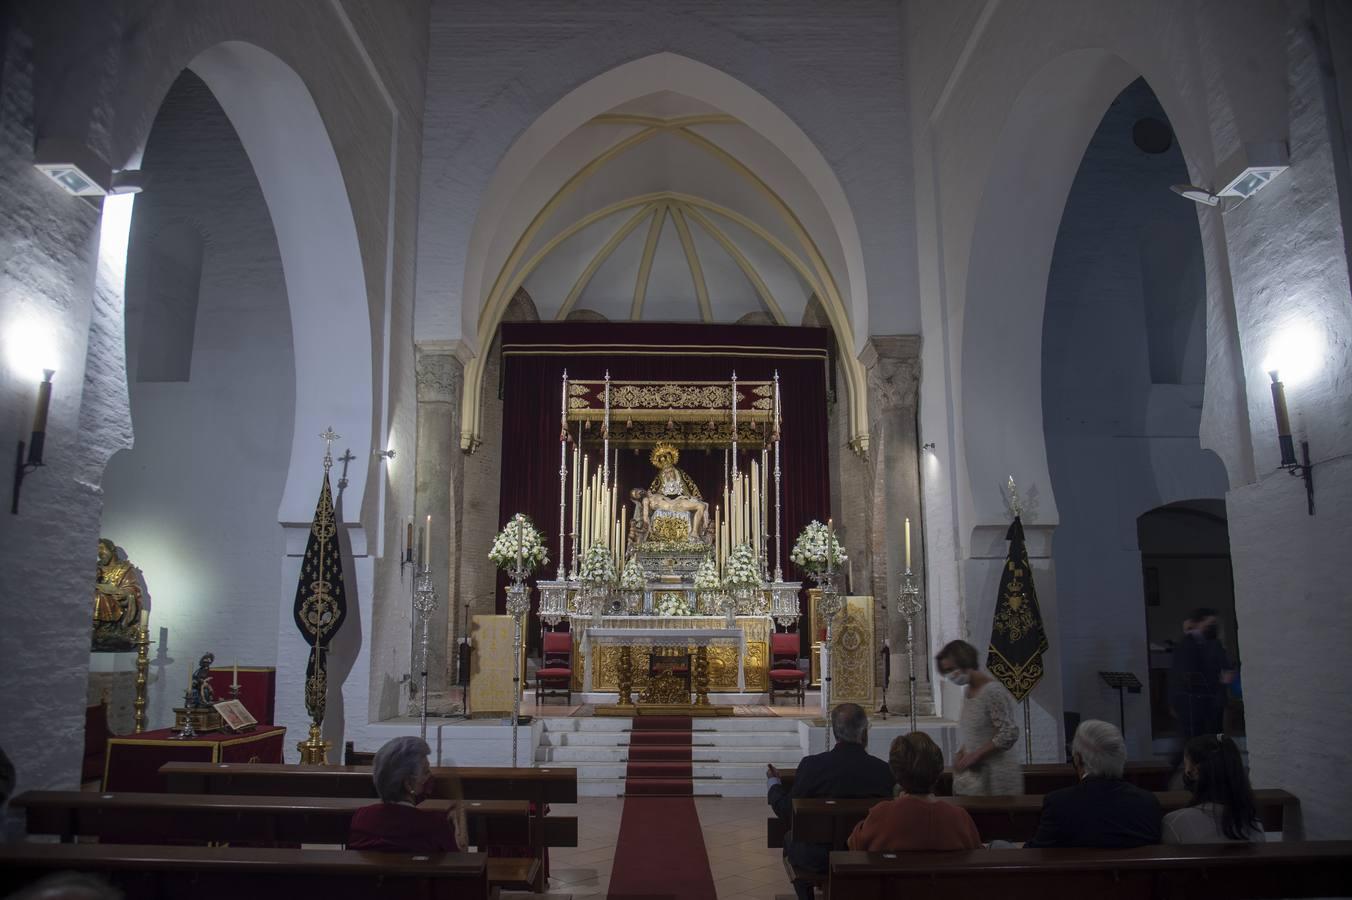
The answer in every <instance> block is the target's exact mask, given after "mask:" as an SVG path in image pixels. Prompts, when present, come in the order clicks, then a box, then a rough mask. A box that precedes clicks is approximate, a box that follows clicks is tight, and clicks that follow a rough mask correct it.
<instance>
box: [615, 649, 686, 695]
mask: <svg viewBox="0 0 1352 900" xmlns="http://www.w3.org/2000/svg"><path fill="white" fill-rule="evenodd" d="M624 649H625V650H626V651H627V650H628V649H629V648H628V647H625V648H624ZM625 696H627V695H626V694H625V693H624V692H623V691H621V692H620V697H621V700H620V702H621V703H622V704H623V702H624V699H623V698H624V697H625ZM638 702H639V703H647V704H652V703H663V704H668V705H670V704H679V703H689V702H690V691H689V690H687V689H686V686H685V681H684V680H682V679H681V678H678V677H677V676H676V675H675V673H673V672H663V673H662V674H660V675H658V676H657V677H656V678H654V679H653V680H652V681H651V682H650V683H649V684H648V686H647V687H646V688H644V690H643V693H641V694H639V697H638Z"/></svg>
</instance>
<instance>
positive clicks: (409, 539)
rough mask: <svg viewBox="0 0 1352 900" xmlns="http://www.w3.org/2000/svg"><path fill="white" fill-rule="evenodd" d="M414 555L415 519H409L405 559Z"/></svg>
mask: <svg viewBox="0 0 1352 900" xmlns="http://www.w3.org/2000/svg"><path fill="white" fill-rule="evenodd" d="M412 555H413V517H412V516H409V517H408V528H407V529H405V531H404V558H406V559H407V558H409V557H411V556H412Z"/></svg>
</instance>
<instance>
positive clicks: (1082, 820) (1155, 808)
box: [1024, 719, 1162, 847]
mask: <svg viewBox="0 0 1352 900" xmlns="http://www.w3.org/2000/svg"><path fill="white" fill-rule="evenodd" d="M1070 749H1071V762H1072V763H1073V764H1074V766H1075V774H1076V775H1078V776H1079V778H1080V783H1079V784H1077V785H1075V786H1074V787H1068V788H1062V789H1061V790H1059V791H1052V792H1051V793H1050V794H1048V795H1047V796H1046V797H1043V798H1042V817H1041V818H1040V819H1039V820H1038V823H1037V834H1036V835H1034V836H1033V839H1032V840H1031V841H1029V842H1028V843H1026V844H1024V846H1025V847H1141V846H1144V845H1146V844H1158V843H1159V842H1160V816H1161V812H1162V811H1161V810H1160V804H1159V801H1158V800H1156V799H1155V795H1154V794H1152V793H1150V792H1149V791H1143V790H1141V789H1140V788H1138V787H1136V785H1134V784H1128V783H1127V782H1125V781H1123V780H1122V770H1123V769H1124V768H1125V767H1126V764H1127V744H1126V741H1124V740H1123V739H1122V732H1120V731H1118V730H1117V726H1116V725H1112V724H1110V723H1108V722H1101V721H1099V720H1098V719H1085V720H1084V721H1083V722H1081V723H1080V727H1079V728H1077V729H1076V730H1075V739H1074V740H1073V741H1072V742H1071V745H1070Z"/></svg>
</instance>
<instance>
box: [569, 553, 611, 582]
mask: <svg viewBox="0 0 1352 900" xmlns="http://www.w3.org/2000/svg"><path fill="white" fill-rule="evenodd" d="M577 577H578V580H579V581H581V582H582V583H583V584H586V585H590V586H592V587H610V586H611V585H613V584H614V583H615V577H616V576H615V558H614V557H613V556H611V555H610V548H609V547H607V546H606V545H605V544H592V545H591V549H590V550H588V551H587V552H586V553H585V554H583V556H582V567H581V568H580V569H579V571H578V573H577Z"/></svg>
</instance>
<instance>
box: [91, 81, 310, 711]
mask: <svg viewBox="0 0 1352 900" xmlns="http://www.w3.org/2000/svg"><path fill="white" fill-rule="evenodd" d="M143 166H144V168H145V170H146V171H147V172H150V173H153V175H154V178H155V181H154V189H153V190H149V191H147V192H146V193H144V194H143V195H141V196H140V197H139V198H138V201H139V202H138V204H137V207H136V212H135V215H134V219H133V224H132V236H131V242H130V247H129V254H128V270H129V274H128V293H127V316H128V330H129V338H130V339H132V340H133V341H134V342H135V343H136V344H137V345H139V355H138V356H133V357H129V359H128V366H129V368H130V369H131V370H132V371H136V370H137V368H138V366H137V362H138V361H139V360H140V359H141V358H143V356H144V355H146V354H158V353H159V352H160V348H161V347H162V345H163V344H165V343H166V342H176V341H178V340H180V339H181V334H180V332H179V330H178V329H177V328H172V327H165V322H164V320H163V319H162V318H160V317H159V316H158V313H159V312H160V310H159V309H158V308H157V307H154V306H150V303H149V301H150V294H151V293H152V292H155V291H156V288H157V285H158V284H159V283H160V279H161V278H162V272H164V268H163V266H164V259H163V253H162V252H157V250H158V251H162V250H163V249H164V245H163V244H159V245H158V246H157V236H158V235H160V234H162V233H164V232H166V231H168V230H170V229H172V228H173V227H174V226H175V225H177V224H179V223H184V222H186V223H191V224H192V226H193V227H195V228H197V229H200V232H201V233H202V234H203V235H204V236H205V241H204V244H205V246H204V252H203V254H202V262H201V280H200V284H198V285H192V290H193V291H194V293H196V296H187V295H180V296H178V297H176V298H174V299H175V301H176V303H177V304H178V305H179V306H181V307H186V306H191V305H193V304H196V306H197V312H196V334H195V337H194V336H190V340H191V344H190V350H191V378H190V380H187V381H183V382H146V381H136V380H134V379H133V380H132V382H131V385H130V387H131V408H132V424H133V427H134V428H135V429H136V444H135V446H134V448H133V449H131V450H124V451H123V452H121V453H119V454H118V455H117V456H115V457H114V458H113V460H112V461H111V462H110V463H109V465H108V468H107V471H106V472H105V473H104V479H103V485H104V492H105V499H104V513H103V524H102V534H103V535H104V536H106V537H109V538H111V539H112V540H113V541H114V542H116V543H117V544H118V545H119V546H120V547H122V548H123V549H124V550H125V551H126V552H127V554H128V556H129V557H130V558H131V560H132V561H133V562H134V563H136V565H138V566H139V567H140V568H141V569H142V571H143V572H144V574H145V578H146V583H147V587H148V589H149V592H150V597H151V600H150V603H151V608H152V614H151V628H152V640H155V641H157V642H158V643H157V645H156V647H154V648H152V657H153V659H154V663H153V668H152V671H153V672H154V673H155V681H154V683H152V685H151V687H150V689H149V706H148V707H147V727H148V728H152V729H153V728H163V727H167V726H168V725H171V724H173V713H172V709H171V708H172V707H173V706H175V705H181V704H182V699H183V698H182V694H183V691H184V689H185V687H186V685H187V680H188V674H189V673H190V672H191V671H192V669H193V668H194V667H195V666H196V664H197V660H198V658H199V657H200V656H201V654H202V653H204V652H207V651H212V652H214V653H215V654H216V660H217V664H218V665H227V666H228V665H230V664H232V663H233V662H236V661H237V662H238V663H239V664H240V665H261V666H272V665H276V663H277V638H276V634H277V630H276V620H275V618H274V615H273V611H274V610H275V609H276V607H277V600H278V597H277V594H278V592H277V583H276V578H275V577H274V576H273V573H272V571H271V570H270V568H269V567H267V566H260V565H259V564H258V562H259V560H267V559H278V558H280V557H281V556H282V554H283V551H284V544H283V536H282V529H281V526H279V525H278V524H277V506H278V504H279V502H280V500H281V495H282V490H283V487H284V486H285V483H286V476H287V467H288V464H289V461H290V452H289V451H290V448H289V446H288V442H287V441H285V440H278V438H279V436H284V435H286V434H287V432H288V431H289V430H290V427H291V424H292V421H293V419H294V415H295V373H294V367H295V362H294V355H293V352H292V337H291V316H290V311H289V306H288V302H287V294H286V284H285V281H284V278H283V274H282V261H281V254H280V252H279V250H278V248H277V238H276V236H275V234H274V232H273V229H272V221H271V219H270V217H269V216H268V209H267V205H266V203H265V202H264V200H263V192H262V190H261V189H260V188H259V185H258V179H257V178H256V177H255V176H254V172H253V168H252V166H250V164H249V158H248V156H246V155H245V152H244V147H243V145H241V144H240V141H239V138H238V136H237V135H236V134H235V131H234V129H233V128H232V127H231V125H230V122H229V120H228V119H227V118H226V116H225V113H224V111H222V110H221V108H220V105H219V104H218V103H217V102H216V99H215V98H214V97H213V96H212V94H211V92H210V90H209V89H208V88H207V86H206V85H205V84H203V83H202V81H201V80H200V79H199V78H197V77H196V76H195V75H192V74H191V73H185V74H184V75H183V76H182V77H181V78H180V79H179V80H178V81H177V82H175V85H174V88H173V89H172V90H171V91H170V92H169V95H168V96H167V97H166V98H165V102H164V105H163V107H162V108H161V112H160V115H159V116H158V117H157V119H156V124H155V128H154V130H153V131H152V132H151V137H150V141H149V144H148V146H147V148H146V153H145V158H144V162H143ZM171 274H172V270H171ZM176 282H177V280H176ZM175 286H180V285H178V284H177V283H176V284H175ZM242 483H247V485H248V488H247V489H246V490H241V484H242ZM292 629H293V630H294V625H293V626H292ZM218 687H219V685H218Z"/></svg>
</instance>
